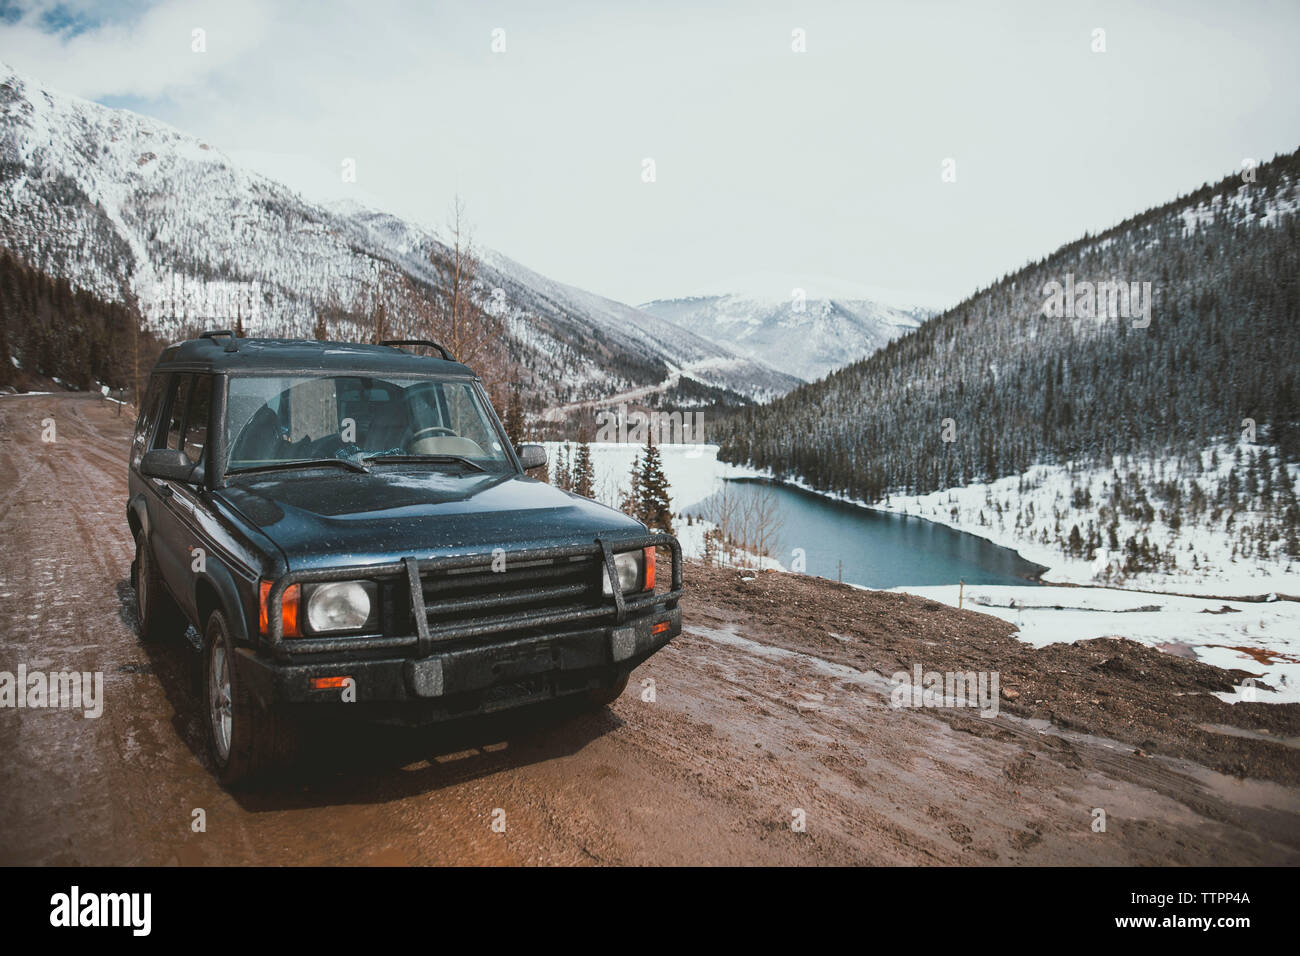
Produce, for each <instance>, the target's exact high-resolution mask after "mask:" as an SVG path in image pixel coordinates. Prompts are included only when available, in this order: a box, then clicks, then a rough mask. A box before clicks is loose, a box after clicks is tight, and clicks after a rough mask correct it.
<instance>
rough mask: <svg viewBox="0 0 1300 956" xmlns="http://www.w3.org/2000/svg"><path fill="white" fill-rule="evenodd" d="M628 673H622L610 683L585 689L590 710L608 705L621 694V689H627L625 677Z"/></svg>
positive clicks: (626, 677)
mask: <svg viewBox="0 0 1300 956" xmlns="http://www.w3.org/2000/svg"><path fill="white" fill-rule="evenodd" d="M629 676H630V675H628V674H622V675H620V676H619V677H618V678H616V679H615V680H614V681H613V682H612V683H609V684H606V685H605V686H604V687H596V688H594V689H592V690H589V691H587V704H588V706H589V707H590V708H591V709H592V710H600V709H601V708H603V707H608V706H609V705H610V704H612V703H614V701H616V700H618V699H619V698H620V697H622V696H623V691H625V690H627V679H628V677H629Z"/></svg>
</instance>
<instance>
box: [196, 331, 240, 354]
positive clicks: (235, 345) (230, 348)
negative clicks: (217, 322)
mask: <svg viewBox="0 0 1300 956" xmlns="http://www.w3.org/2000/svg"><path fill="white" fill-rule="evenodd" d="M222 335H224V336H226V337H227V338H229V339H230V341H229V342H227V343H226V351H227V352H238V351H239V339H237V338H235V333H234V332H232V331H231V330H230V329H208V331H206V332H200V333H199V338H201V339H215V338H217V337H218V336H222ZM214 344H215V343H214Z"/></svg>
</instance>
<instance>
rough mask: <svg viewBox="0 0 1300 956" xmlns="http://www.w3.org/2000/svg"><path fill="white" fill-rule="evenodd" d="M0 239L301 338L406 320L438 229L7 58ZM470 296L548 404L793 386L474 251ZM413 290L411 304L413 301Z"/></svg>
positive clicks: (144, 297) (724, 352)
mask: <svg viewBox="0 0 1300 956" xmlns="http://www.w3.org/2000/svg"><path fill="white" fill-rule="evenodd" d="M0 244H3V245H4V246H7V247H8V248H10V249H11V250H13V251H14V252H15V253H16V254H17V255H18V256H19V257H20V258H22V259H23V260H25V261H27V262H28V263H30V264H32V265H34V266H37V267H39V268H41V269H42V270H44V271H45V272H47V273H49V274H51V275H54V276H57V277H61V278H66V279H68V280H69V281H70V282H71V283H73V284H74V285H76V286H80V287H82V288H86V289H88V290H90V291H92V292H94V293H95V294H97V295H98V296H100V297H101V298H104V299H107V300H110V301H124V302H133V303H135V304H137V305H138V307H139V308H140V311H141V313H142V314H143V315H144V317H145V319H146V320H147V321H148V323H149V324H150V325H151V327H153V328H154V329H155V330H156V331H158V332H160V333H161V334H162V335H164V336H175V335H180V334H183V333H184V332H186V331H190V330H193V329H194V328H196V327H207V326H214V325H219V324H223V325H224V324H233V323H234V322H235V320H236V318H238V319H239V320H240V321H241V322H242V323H243V326H244V328H245V330H246V332H247V333H248V334H254V333H257V334H265V335H273V336H291V335H296V336H307V335H310V334H311V330H312V328H313V325H314V323H315V322H316V319H317V317H319V316H322V315H323V316H326V317H327V318H328V319H329V320H330V325H331V332H332V333H334V334H338V332H339V330H340V326H342V327H343V328H342V331H344V332H346V331H347V329H346V326H347V324H348V323H353V324H360V323H364V322H365V321H366V319H367V317H368V316H370V315H371V314H373V312H374V309H375V305H376V303H377V302H383V303H384V304H385V305H386V307H387V309H388V312H389V315H390V317H393V318H394V319H395V320H396V322H397V324H398V325H399V326H400V323H401V321H402V319H403V312H408V313H409V312H410V309H411V307H412V303H413V302H418V301H419V300H421V299H423V300H425V301H430V302H431V301H432V300H433V298H434V297H435V296H436V288H437V284H438V277H437V272H436V269H435V268H434V266H433V265H432V263H431V261H430V260H431V257H433V258H435V259H436V258H445V257H446V256H447V255H448V250H447V247H446V245H445V244H444V243H443V242H442V241H441V240H440V238H439V235H438V233H437V231H436V230H434V229H431V228H428V227H425V226H421V225H418V224H416V223H412V222H408V221H406V220H403V219H401V218H399V217H397V216H393V215H390V214H387V213H381V212H377V211H374V210H370V209H366V208H364V207H361V206H358V205H357V204H355V203H335V204H329V205H322V204H317V203H313V202H310V201H308V200H306V199H304V198H303V197H302V196H301V195H299V194H298V193H296V192H294V191H293V190H291V189H289V188H288V187H286V186H284V185H282V184H280V183H278V182H276V181H274V180H271V179H269V178H267V177H265V176H262V175H260V174H258V173H254V172H251V171H249V170H246V169H242V168H240V167H239V166H237V165H236V164H235V163H233V162H232V161H231V160H230V159H229V158H228V157H226V156H225V155H224V154H223V153H222V152H221V151H220V150H219V149H217V148H216V147H215V146H213V145H212V144H209V143H206V142H202V141H201V140H199V139H197V138H196V137H193V136H190V135H188V134H186V133H183V132H181V131H179V130H177V129H174V128H173V127H171V126H168V125H166V124H164V123H161V122H158V121H156V120H153V119H150V118H148V117H144V116H140V115H138V114H135V113H131V112H129V111H126V110H114V109H109V108H107V107H104V106H101V105H99V104H97V103H93V102H89V101H87V100H82V99H79V98H77V97H73V96H68V95H64V94H60V93H55V92H53V91H50V90H47V89H45V88H43V87H42V86H41V85H40V84H39V83H37V82H35V81H33V80H31V79H29V78H26V77H23V76H21V75H19V74H17V73H15V72H14V71H13V70H11V69H10V68H8V67H6V66H4V65H3V64H0ZM481 255H482V265H481V267H480V269H479V272H478V276H477V282H476V287H475V290H474V291H475V294H476V295H477V296H479V297H480V298H481V299H482V301H484V303H485V304H487V305H488V306H489V307H490V308H491V309H492V310H493V312H494V314H496V315H498V316H500V317H502V318H503V320H504V322H505V326H506V329H507V335H508V336H509V337H510V341H509V342H508V343H507V348H508V351H509V352H510V354H512V355H513V356H514V358H515V359H517V360H518V362H519V364H520V367H521V368H522V369H523V374H524V375H525V376H526V377H527V378H528V380H529V382H530V384H531V385H532V387H533V389H534V390H535V392H536V393H537V395H538V397H539V398H541V399H542V400H544V401H546V402H547V403H551V404H559V403H564V402H575V401H582V400H591V399H597V398H600V397H602V396H606V395H610V394H613V393H617V392H623V391H626V390H628V389H632V388H639V387H646V386H652V387H653V386H657V385H659V384H660V383H665V382H671V383H674V387H680V385H679V383H680V382H681V380H682V379H683V378H687V379H691V380H694V382H696V383H699V384H702V385H704V386H709V387H711V388H714V389H721V390H724V391H726V392H731V393H735V394H736V395H737V396H743V397H745V398H748V399H756V400H765V399H767V398H770V397H773V396H775V395H779V394H782V393H784V392H785V391H788V390H789V389H790V388H791V387H793V386H794V385H795V384H797V382H796V380H795V379H794V378H792V377H791V376H789V375H787V374H784V373H782V372H779V371H777V370H776V369H775V368H774V367H773V366H772V365H771V364H770V363H766V362H762V361H754V360H752V359H750V358H747V357H745V356H743V355H740V354H737V353H736V352H734V351H733V350H731V349H728V348H726V347H722V346H719V345H717V344H715V343H713V342H711V341H709V340H708V339H706V338H703V337H701V336H698V335H695V334H694V333H692V332H690V331H687V330H684V329H682V328H680V327H678V326H675V325H672V324H670V323H667V322H664V321H663V320H662V319H661V318H658V317H655V316H653V315H650V314H648V313H646V312H643V311H641V310H638V309H635V308H632V307H631V306H627V305H624V304H622V303H619V302H614V301H612V300H610V299H606V298H603V297H601V296H597V295H593V294H591V293H588V292H584V291H582V290H580V289H575V288H573V287H571V286H566V285H564V284H562V283H558V282H554V281H552V280H550V279H547V278H545V277H543V276H540V275H537V274H536V273H534V272H532V271H530V270H529V269H527V268H525V267H524V266H522V265H520V264H518V263H516V262H513V261H512V260H510V259H508V258H507V257H505V256H502V255H499V254H497V253H494V252H490V251H484V252H481ZM413 297H414V298H413Z"/></svg>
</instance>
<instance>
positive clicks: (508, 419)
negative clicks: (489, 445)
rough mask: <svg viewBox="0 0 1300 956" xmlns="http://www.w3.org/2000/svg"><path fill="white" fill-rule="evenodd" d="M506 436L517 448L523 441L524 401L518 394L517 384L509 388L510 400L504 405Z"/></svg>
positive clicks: (503, 423)
mask: <svg viewBox="0 0 1300 956" xmlns="http://www.w3.org/2000/svg"><path fill="white" fill-rule="evenodd" d="M502 425H504V426H505V430H506V437H507V438H508V439H509V440H510V444H512V445H514V446H515V447H516V448H518V447H519V446H520V445H522V444H523V443H524V402H523V398H522V397H521V396H520V394H519V386H518V385H515V386H512V387H511V389H510V401H509V402H508V403H507V405H506V415H505V421H504V422H502Z"/></svg>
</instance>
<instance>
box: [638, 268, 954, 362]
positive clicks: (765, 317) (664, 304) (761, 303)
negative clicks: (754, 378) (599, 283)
mask: <svg viewBox="0 0 1300 956" xmlns="http://www.w3.org/2000/svg"><path fill="white" fill-rule="evenodd" d="M808 291H809V292H811V293H815V292H816V290H815V289H810V290H808ZM641 308H642V309H644V310H645V311H646V312H650V313H652V314H654V315H657V316H661V317H662V318H664V319H666V320H667V321H669V322H672V323H673V324H675V325H677V326H679V327H681V328H689V329H691V330H693V331H694V332H696V333H698V334H699V335H701V336H703V337H704V338H706V339H708V340H710V341H711V342H714V343H717V344H719V345H722V346H724V347H727V348H730V349H733V350H734V351H737V352H739V353H741V354H742V355H746V356H748V357H750V358H752V359H754V360H756V361H762V362H767V363H768V364H770V365H773V366H775V367H776V368H779V369H780V370H781V371H783V372H786V373H788V374H790V375H795V376H798V377H799V378H801V379H803V380H805V381H812V380H814V379H818V378H821V377H823V376H824V375H826V373H827V372H830V371H832V370H833V369H836V368H839V367H841V366H843V365H848V364H849V363H850V362H853V361H856V360H857V359H860V358H863V357H864V356H867V355H870V354H871V353H872V352H874V351H876V349H878V348H880V347H881V346H883V345H885V344H887V343H888V342H889V341H890V340H891V339H894V338H896V337H898V336H899V335H902V334H903V333H904V332H908V331H910V330H912V329H915V328H916V327H917V326H918V325H920V324H921V321H922V320H923V319H924V318H926V317H927V315H928V313H927V312H926V311H925V310H923V309H914V310H911V311H906V310H904V309H901V308H897V307H894V306H890V305H885V304H883V303H881V302H876V301H872V300H864V299H838V298H807V297H806V296H805V297H802V298H800V299H798V300H796V299H795V298H794V297H793V296H792V295H789V294H787V295H785V296H784V297H766V296H756V295H753V294H735V293H733V294H726V295H706V296H693V297H689V298H684V299H660V300H656V301H654V302H647V303H645V304H644V305H642V306H641Z"/></svg>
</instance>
